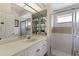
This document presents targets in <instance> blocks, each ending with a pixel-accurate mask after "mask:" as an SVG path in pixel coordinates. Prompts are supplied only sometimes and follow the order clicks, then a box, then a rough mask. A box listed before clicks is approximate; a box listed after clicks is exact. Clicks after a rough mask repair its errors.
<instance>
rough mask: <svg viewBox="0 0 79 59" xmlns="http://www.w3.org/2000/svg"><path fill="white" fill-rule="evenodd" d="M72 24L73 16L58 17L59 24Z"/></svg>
mask: <svg viewBox="0 0 79 59" xmlns="http://www.w3.org/2000/svg"><path fill="white" fill-rule="evenodd" d="M64 22H72V14H65V15H60V16H58V17H57V23H64Z"/></svg>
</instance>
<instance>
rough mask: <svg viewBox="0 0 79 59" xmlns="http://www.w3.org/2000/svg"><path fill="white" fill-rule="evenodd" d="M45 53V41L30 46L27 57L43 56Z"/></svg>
mask: <svg viewBox="0 0 79 59" xmlns="http://www.w3.org/2000/svg"><path fill="white" fill-rule="evenodd" d="M46 52H47V41H46V40H44V41H41V42H39V43H37V44H35V45H33V46H31V47H30V48H29V50H28V55H29V56H43V55H44V54H45V53H46Z"/></svg>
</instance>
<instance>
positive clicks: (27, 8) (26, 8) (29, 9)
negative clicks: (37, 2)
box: [23, 6, 36, 13]
mask: <svg viewBox="0 0 79 59" xmlns="http://www.w3.org/2000/svg"><path fill="white" fill-rule="evenodd" d="M23 8H24V9H25V10H27V11H30V12H32V13H36V11H34V10H33V9H32V8H30V7H28V6H25V7H23Z"/></svg>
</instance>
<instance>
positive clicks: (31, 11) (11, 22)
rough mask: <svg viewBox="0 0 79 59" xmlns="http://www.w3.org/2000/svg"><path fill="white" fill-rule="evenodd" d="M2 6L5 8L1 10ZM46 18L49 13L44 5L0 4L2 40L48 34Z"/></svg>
mask: <svg viewBox="0 0 79 59" xmlns="http://www.w3.org/2000/svg"><path fill="white" fill-rule="evenodd" d="M29 5H30V6H29ZM41 5H42V7H41ZM2 6H3V7H4V8H1V7H2ZM35 6H36V7H35ZM46 17H47V11H46V9H45V6H44V5H43V4H37V3H33V4H27V3H21V4H14V3H2V4H0V40H1V39H8V38H10V39H9V40H11V38H15V37H21V36H28V35H34V34H36V35H37V34H41V33H43V34H44V33H45V34H46V32H47V29H46V26H47V25H46V23H47V22H46Z"/></svg>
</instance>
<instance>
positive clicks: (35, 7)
mask: <svg viewBox="0 0 79 59" xmlns="http://www.w3.org/2000/svg"><path fill="white" fill-rule="evenodd" d="M15 5H17V6H19V7H21V8H23V9H25V10H27V11H30V12H32V13H37V12H40V11H43V10H44V9H46V6H45V5H44V4H43V3H15Z"/></svg>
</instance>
